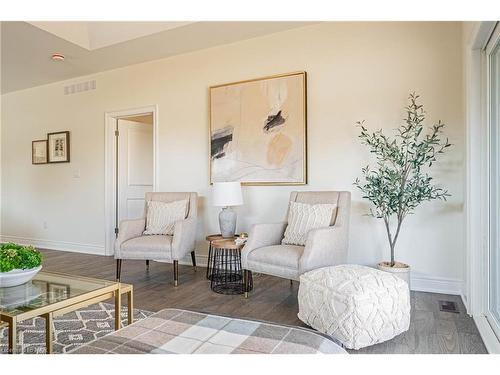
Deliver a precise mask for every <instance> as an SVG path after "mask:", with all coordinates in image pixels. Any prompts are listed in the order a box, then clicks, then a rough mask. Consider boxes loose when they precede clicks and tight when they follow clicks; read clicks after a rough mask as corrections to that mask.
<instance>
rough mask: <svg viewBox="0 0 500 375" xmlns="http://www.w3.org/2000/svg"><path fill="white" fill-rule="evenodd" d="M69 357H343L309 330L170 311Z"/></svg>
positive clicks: (326, 339) (330, 342)
mask: <svg viewBox="0 0 500 375" xmlns="http://www.w3.org/2000/svg"><path fill="white" fill-rule="evenodd" d="M71 353H75V354H105V353H109V354H146V353H152V354H191V353H193V354H230V353H231V354H315V353H323V354H327V353H331V354H347V352H346V351H345V350H344V349H343V348H341V347H340V346H339V345H337V343H335V341H334V340H333V339H332V338H330V337H328V336H326V335H323V334H321V333H318V332H315V331H312V330H310V329H305V328H301V327H294V326H284V325H279V324H274V323H266V322H260V321H255V320H246V319H237V318H230V317H224V316H220V315H211V314H206V313H201V312H196V311H188V310H180V309H171V308H168V309H163V310H161V311H159V312H157V313H155V314H153V315H151V316H150V317H148V318H146V319H144V320H141V321H139V322H137V323H135V324H133V325H131V326H128V327H125V328H123V329H121V330H119V331H116V332H113V333H111V334H109V335H107V336H106V337H101V338H99V339H97V340H96V341H93V342H91V343H90V344H88V345H85V346H82V347H79V348H77V349H76V350H74V351H72V352H71Z"/></svg>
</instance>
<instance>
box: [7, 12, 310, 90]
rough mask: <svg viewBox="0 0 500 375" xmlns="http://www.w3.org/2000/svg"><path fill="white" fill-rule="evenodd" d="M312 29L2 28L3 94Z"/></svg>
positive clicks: (167, 25) (205, 25)
mask: <svg viewBox="0 0 500 375" xmlns="http://www.w3.org/2000/svg"><path fill="white" fill-rule="evenodd" d="M310 24H313V22H31V23H27V22H2V61H1V74H2V80H1V81H2V87H1V92H2V94H4V93H8V92H12V91H16V90H22V89H26V88H30V87H35V86H39V85H44V84H47V83H52V82H57V81H62V80H67V79H71V78H75V77H79V76H83V75H87V74H92V73H97V72H101V71H105V70H109V69H115V68H119V67H123V66H127V65H131V64H137V63H141V62H145V61H150V60H156V59H160V58H165V57H169V56H173V55H178V54H182V53H186V52H190V51H195V50H198V49H204V48H209V47H214V46H217V45H222V44H227V43H233V42H236V41H239V40H245V39H250V38H255V37H258V36H262V35H266V34H272V33H275V32H280V31H284V30H288V29H292V28H297V27H303V26H307V25H310ZM35 25H36V26H35ZM52 53H62V54H64V55H65V57H66V60H65V61H64V62H54V61H52V60H51V58H50V57H51V55H52Z"/></svg>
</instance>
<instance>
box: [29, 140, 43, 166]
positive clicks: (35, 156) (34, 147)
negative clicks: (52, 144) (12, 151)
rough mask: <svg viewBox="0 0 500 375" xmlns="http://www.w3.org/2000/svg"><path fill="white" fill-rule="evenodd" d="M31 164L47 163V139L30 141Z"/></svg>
mask: <svg viewBox="0 0 500 375" xmlns="http://www.w3.org/2000/svg"><path fill="white" fill-rule="evenodd" d="M31 164H47V140H46V139H40V140H38V141H33V142H31Z"/></svg>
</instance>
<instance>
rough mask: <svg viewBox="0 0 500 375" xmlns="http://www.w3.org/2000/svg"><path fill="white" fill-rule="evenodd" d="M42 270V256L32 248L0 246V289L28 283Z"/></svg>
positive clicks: (11, 245)
mask: <svg viewBox="0 0 500 375" xmlns="http://www.w3.org/2000/svg"><path fill="white" fill-rule="evenodd" d="M41 269H42V254H41V253H40V252H39V251H38V250H36V249H35V248H34V247H33V246H23V245H17V244H14V243H5V244H1V245H0V287H11V286H16V285H21V284H24V283H26V282H28V281H30V280H31V279H32V278H33V277H34V276H35V275H36V274H37V273H38V271H40V270H41Z"/></svg>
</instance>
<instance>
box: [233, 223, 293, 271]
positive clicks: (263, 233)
mask: <svg viewBox="0 0 500 375" xmlns="http://www.w3.org/2000/svg"><path fill="white" fill-rule="evenodd" d="M286 225H287V223H273V224H254V225H253V226H252V228H251V229H250V233H249V234H248V240H247V243H246V244H245V247H243V249H242V250H241V265H242V267H243V268H245V266H246V262H247V257H248V254H249V253H250V252H251V251H252V250H255V249H258V248H259V247H264V246H272V245H280V244H281V240H282V239H283V236H284V234H285V229H286Z"/></svg>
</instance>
